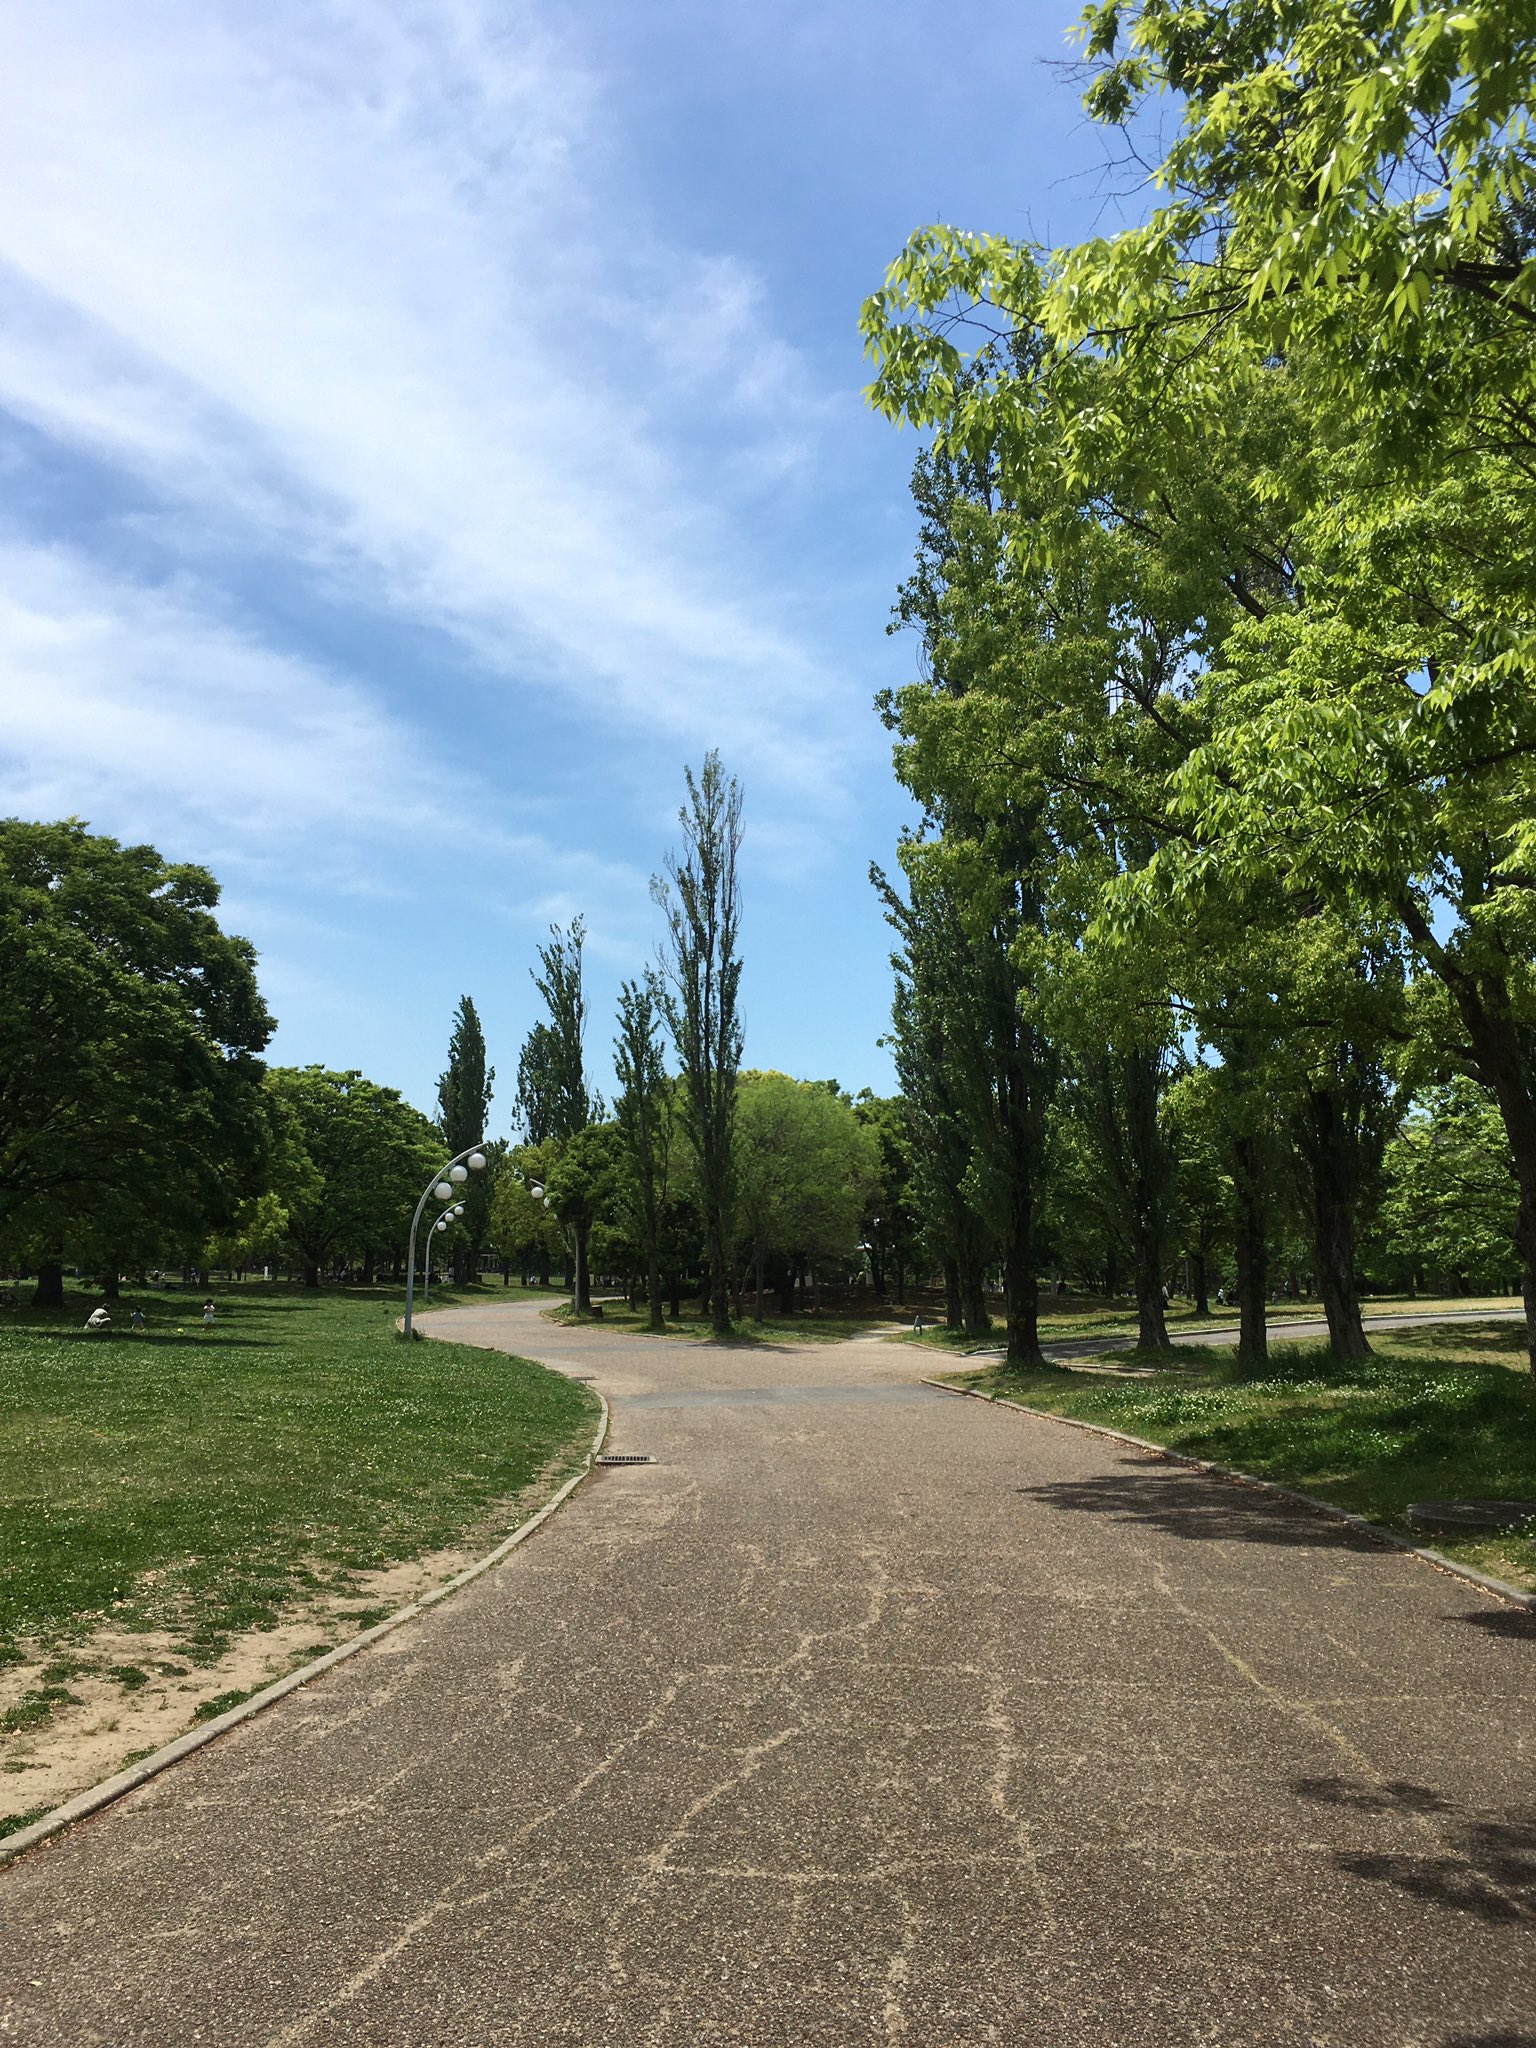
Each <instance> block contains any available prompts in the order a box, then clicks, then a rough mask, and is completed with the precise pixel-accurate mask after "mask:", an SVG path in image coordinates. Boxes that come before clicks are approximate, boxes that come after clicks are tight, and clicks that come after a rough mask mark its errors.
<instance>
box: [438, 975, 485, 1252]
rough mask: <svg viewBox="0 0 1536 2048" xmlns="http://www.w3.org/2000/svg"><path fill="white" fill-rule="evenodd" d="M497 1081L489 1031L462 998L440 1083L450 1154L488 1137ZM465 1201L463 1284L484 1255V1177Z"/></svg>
mask: <svg viewBox="0 0 1536 2048" xmlns="http://www.w3.org/2000/svg"><path fill="white" fill-rule="evenodd" d="M495 1080H496V1069H495V1068H494V1067H488V1066H487V1065H486V1063H485V1033H484V1032H483V1031H482V1030H481V1028H480V1019H479V1016H478V1015H477V1013H476V1010H475V1006H474V1003H473V1002H472V1001H471V1000H470V998H469V997H468V996H460V998H459V1007H458V1009H457V1010H456V1011H455V1012H454V1017H453V1036H452V1038H450V1039H449V1041H448V1071H447V1072H446V1073H444V1074H440V1075H439V1076H438V1082H437V1127H438V1129H439V1130H440V1131H441V1132H442V1134H443V1143H444V1144H445V1145H446V1146H447V1147H448V1150H449V1151H450V1152H462V1151H463V1150H464V1148H465V1146H466V1145H478V1144H479V1143H480V1142H481V1141H482V1140H483V1139H484V1137H485V1135H486V1129H487V1125H488V1122H489V1119H490V1114H491V1089H492V1086H493V1085H494V1083H495ZM462 1200H463V1203H464V1215H463V1218H462V1221H461V1224H460V1231H461V1233H462V1234H461V1235H460V1236H459V1237H458V1238H456V1240H455V1243H454V1248H453V1277H454V1281H455V1283H456V1284H457V1285H459V1286H462V1285H463V1284H464V1282H465V1281H466V1280H471V1279H473V1278H474V1276H475V1275H476V1273H478V1271H479V1270H480V1252H481V1248H482V1246H483V1245H484V1243H485V1240H486V1235H487V1232H488V1230H489V1228H490V1217H491V1191H490V1188H489V1186H488V1185H487V1176H486V1175H485V1174H471V1175H470V1178H469V1180H468V1182H467V1183H466V1185H465V1188H464V1192H463V1196H462Z"/></svg>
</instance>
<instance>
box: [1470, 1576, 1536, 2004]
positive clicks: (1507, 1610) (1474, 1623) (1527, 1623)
mask: <svg viewBox="0 0 1536 2048" xmlns="http://www.w3.org/2000/svg"><path fill="white" fill-rule="evenodd" d="M1451 1619H1452V1620H1453V1621H1459V1622H1461V1623H1462V1624H1463V1626H1465V1627H1466V1628H1480V1629H1483V1630H1484V1631H1485V1632H1486V1633H1487V1634H1488V1635H1491V1636H1508V1637H1509V1639H1510V1640H1511V1641H1512V1642H1516V1643H1536V1614H1530V1613H1526V1614H1522V1613H1521V1612H1520V1610H1519V1608H1518V1607H1500V1608H1497V1609H1494V1608H1485V1607H1480V1608H1479V1609H1478V1610H1477V1612H1476V1613H1475V1614H1456V1615H1453V1616H1452V1617H1451ZM1533 2040H1536V2036H1533Z"/></svg>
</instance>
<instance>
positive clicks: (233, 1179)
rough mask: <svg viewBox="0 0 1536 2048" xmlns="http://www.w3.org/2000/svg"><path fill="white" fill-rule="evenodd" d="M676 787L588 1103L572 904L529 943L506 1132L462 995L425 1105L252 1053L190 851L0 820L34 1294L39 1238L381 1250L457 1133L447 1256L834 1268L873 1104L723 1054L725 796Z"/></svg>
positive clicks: (465, 1266) (729, 864) (172, 1247)
mask: <svg viewBox="0 0 1536 2048" xmlns="http://www.w3.org/2000/svg"><path fill="white" fill-rule="evenodd" d="M687 792H688V802H687V804H686V805H685V807H684V809H683V811H682V813H681V814H680V816H681V824H682V830H683V845H682V850H681V852H680V854H679V855H678V856H677V857H676V858H674V859H673V860H671V861H669V862H668V864H667V870H666V873H665V875H664V876H663V877H661V878H659V879H658V881H657V882H656V884H655V895H656V899H657V902H658V906H659V908H660V909H661V912H662V916H663V924H664V931H665V941H664V945H663V948H662V953H661V956H660V959H659V961H658V963H657V965H656V966H655V967H653V968H651V969H649V970H647V971H646V972H644V973H643V974H642V975H640V976H639V977H638V978H637V979H636V980H634V981H630V982H626V983H625V984H624V985H623V988H622V991H621V997H620V1004H619V1015H618V1020H617V1037H616V1042H615V1046H614V1064H615V1071H616V1074H617V1077H618V1084H619V1087H618V1096H617V1100H616V1103H615V1105H614V1110H613V1114H612V1115H611V1116H610V1115H608V1114H607V1112H606V1111H605V1108H604V1105H603V1103H602V1100H601V1098H600V1097H599V1096H598V1094H597V1093H596V1091H595V1090H594V1089H593V1088H592V1087H591V1086H590V1084H589V1080H588V1077H587V1072H586V1065H585V1035H586V1027H587V1021H588V1019H587V1005H586V998H585V994H584V990H583V980H582V953H583V944H584V938H585V931H584V927H583V925H582V923H581V921H580V920H579V919H578V920H576V921H575V922H574V923H573V924H572V925H571V926H570V928H569V929H568V930H564V931H562V930H559V929H558V928H557V929H555V930H553V931H552V932H551V935H550V940H549V942H548V944H546V945H544V946H541V947H540V948H539V949H538V956H537V965H536V967H535V969H534V972H533V980H534V984H535V987H536V988H537V990H538V993H539V995H540V997H541V999H542V1004H543V1009H544V1015H543V1017H542V1018H541V1019H540V1021H539V1022H538V1023H536V1024H535V1025H534V1027H533V1029H532V1031H531V1032H530V1033H529V1035H528V1038H527V1040H526V1042H525V1044H524V1045H523V1047H522V1051H521V1056H520V1058H519V1060H518V1065H517V1091H516V1098H515V1118H516V1123H517V1125H518V1127H519V1131H520V1136H521V1138H522V1140H523V1142H521V1143H520V1144H518V1145H517V1146H516V1147H513V1146H512V1145H511V1144H510V1143H509V1142H508V1141H506V1140H495V1141H487V1138H486V1134H487V1131H488V1129H489V1127H490V1113H491V1101H492V1090H493V1088H494V1084H495V1070H494V1068H493V1067H492V1066H491V1065H490V1063H489V1059H488V1056H487V1048H486V1042H485V1036H484V1032H483V1030H482V1027H481V1023H480V1019H479V1016H478V1014H477V1012H476V1009H475V1005H474V1003H473V1001H472V1000H471V999H470V998H469V997H468V996H465V997H464V998H462V1000H461V1001H460V1003H459V1006H458V1010H457V1012H456V1015H455V1017H454V1020H453V1027H452V1035H451V1039H450V1044H449V1049H448V1060H447V1066H446V1069H445V1071H444V1073H443V1074H442V1076H441V1078H440V1080H439V1084H438V1094H437V1104H436V1111H437V1113H436V1116H435V1118H432V1119H429V1118H428V1117H426V1116H425V1115H423V1114H422V1113H421V1112H420V1111H418V1110H417V1109H415V1108H413V1107H412V1105H411V1104H409V1103H407V1102H406V1101H404V1100H403V1099H402V1097H401V1096H400V1095H399V1094H398V1093H397V1092H396V1091H395V1090H393V1089H390V1088H385V1087H381V1086H379V1085H378V1084H377V1083H375V1082H373V1081H370V1080H369V1079H368V1078H367V1077H366V1076H364V1075H363V1074H361V1073H358V1072H356V1071H335V1070H331V1069H327V1068H323V1067H318V1066H314V1067H306V1068H300V1069H296V1068H270V1069H269V1068H266V1067H265V1066H264V1064H263V1062H262V1059H261V1054H262V1052H263V1050H264V1048H265V1046H266V1044H267V1042H268V1039H269V1037H270V1035H271V1032H272V1029H273V1024H272V1019H271V1017H270V1016H269V1014H268V1013H267V1011H266V1009H265V1006H264V1005H263V1003H262V1000H261V996H260V992H259V990H258V987H257V982H256V975H255V962H254V955H253V953H252V950H251V948H250V946H249V945H248V944H247V943H246V942H245V941H244V940H242V939H239V938H233V937H230V936H229V935H228V934H226V933H224V932H223V931H222V930H221V929H220V927H219V924H218V922H217V917H216V915H215V913H216V909H217V904H218V889H217V886H216V884H215V883H214V881H213V878H212V877H211V876H210V875H208V874H207V873H206V871H204V870H202V869H197V868H191V867H177V866H171V865H169V864H167V863H166V862H164V861H163V860H162V859H161V858H160V856H159V855H158V854H156V853H155V852H154V851H153V849H151V848H147V847H123V846H121V845H119V844H118V843H117V842H116V841H114V840H111V839H108V838H105V837H102V836H99V835H95V834H92V833H90V832H88V831H87V830H86V829H85V828H84V826H82V825H80V824H79V823H77V822H72V823H66V824H60V825H31V824H25V823H22V822H20V821H15V820H12V821H9V822H6V823H4V824H0V884H3V887H0V1046H3V1049H4V1055H5V1057H4V1059H3V1060H0V1256H3V1258H4V1260H5V1262H6V1263H7V1264H8V1265H10V1266H13V1267H15V1266H20V1267H23V1268H26V1269H29V1270H35V1271H36V1272H37V1274H38V1284H37V1298H38V1300H39V1301H41V1302H44V1303H52V1304H57V1303H59V1302H61V1301H62V1298H63V1295H62V1287H63V1272H64V1268H65V1266H66V1264H68V1265H72V1266H74V1267H76V1268H77V1269H79V1270H80V1271H82V1272H85V1273H89V1274H92V1275H95V1276H99V1278H100V1279H101V1281H102V1284H103V1286H104V1288H105V1289H106V1291H107V1292H108V1293H109V1294H115V1293H116V1291H117V1286H118V1278H119V1275H120V1274H122V1273H124V1272H142V1271H147V1270H150V1269H151V1268H158V1267H162V1266H172V1267H174V1266H178V1265H180V1266H191V1267H194V1268H197V1269H200V1270H204V1269H208V1268H211V1267H214V1266H221V1267H236V1266H239V1267H249V1266H253V1265H254V1266H256V1267H258V1268H260V1267H263V1266H277V1267H279V1268H282V1267H296V1268H297V1269H298V1270H299V1271H300V1272H302V1274H303V1276H304V1278H305V1280H306V1281H308V1282H309V1284H311V1285H316V1286H317V1285H319V1284H320V1282H321V1281H322V1279H324V1278H327V1277H331V1276H335V1275H337V1274H339V1273H346V1274H349V1275H353V1276H355V1277H357V1278H359V1279H361V1280H362V1281H363V1282H365V1283H369V1282H372V1281H373V1280H374V1279H375V1278H377V1277H381V1276H383V1275H386V1274H387V1275H390V1276H392V1277H399V1276H401V1275H402V1273H403V1266H404V1260H405V1256H406V1249H407V1238H408V1232H409V1225H410V1216H411V1209H412V1204H413V1202H414V1199H415V1196H416V1193H417V1192H418V1191H419V1189H420V1188H421V1186H422V1185H423V1184H424V1183H425V1181H426V1179H427V1178H428V1176H429V1175H430V1174H431V1173H432V1172H433V1171H434V1170H435V1169H436V1168H437V1167H438V1166H439V1165H440V1163H441V1161H442V1160H443V1158H444V1156H445V1153H446V1154H452V1153H459V1152H462V1151H465V1150H467V1149H468V1148H469V1147H471V1146H477V1145H482V1144H483V1145H484V1149H485V1151H486V1154H487V1158H488V1170H487V1171H486V1172H485V1173H484V1174H477V1175H473V1176H471V1178H470V1179H469V1180H468V1182H467V1183H466V1184H465V1186H464V1188H463V1189H462V1191H461V1192H462V1205H463V1206H462V1214H461V1215H460V1217H459V1218H458V1220H457V1221H456V1222H455V1223H454V1224H453V1227H452V1228H451V1230H448V1231H447V1232H445V1233H439V1232H437V1231H436V1230H433V1231H432V1234H431V1244H432V1248H433V1250H435V1251H436V1252H438V1253H439V1255H446V1256H447V1257H448V1258H449V1259H451V1262H452V1269H453V1273H454V1277H455V1278H456V1279H458V1280H460V1281H465V1280H469V1279H472V1278H474V1277H476V1276H477V1275H478V1273H479V1271H480V1268H481V1265H482V1263H483V1261H484V1259H485V1257H486V1255H487V1254H490V1255H491V1256H493V1257H495V1258H497V1259H499V1260H500V1261H501V1262H502V1265H503V1272H504V1273H506V1272H507V1271H509V1270H510V1267H511V1266H512V1264H513V1263H519V1264H521V1265H523V1266H524V1268H525V1270H526V1269H527V1268H529V1267H531V1268H532V1269H533V1270H535V1271H538V1272H539V1273H540V1274H541V1277H543V1278H545V1279H546V1280H547V1279H548V1276H549V1266H550V1262H551V1260H552V1259H554V1260H559V1259H561V1258H562V1257H568V1259H569V1264H570V1269H571V1279H572V1282H573V1284H574V1288H575V1294H576V1300H577V1304H578V1307H580V1308H583V1309H585V1308H588V1307H590V1299H591V1297H590V1275H591V1272H592V1270H593V1268H594V1265H595V1267H596V1269H597V1270H599V1271H603V1272H606V1273H610V1274H614V1273H616V1274H620V1275H623V1276H624V1277H626V1278H627V1279H628V1280H629V1281H630V1282H631V1284H632V1286H633V1289H634V1291H635V1293H636V1294H637V1295H638V1294H640V1293H643V1294H644V1295H645V1297H646V1298H647V1300H648V1301H649V1303H650V1305H651V1313H652V1316H653V1318H655V1319H657V1320H659V1319H660V1317H661V1314H662V1307H663V1303H664V1301H665V1300H670V1301H671V1302H672V1304H673V1306H674V1311H675V1309H676V1306H677V1304H678V1300H679V1297H680V1294H681V1292H682V1290H683V1289H684V1288H685V1287H689V1288H691V1287H693V1286H694V1285H695V1284H697V1285H698V1287H699V1291H700V1292H701V1294H702V1296H703V1299H704V1302H705V1306H706V1308H707V1310H708V1313H709V1314H710V1316H711V1318H712V1320H713V1321H714V1323H715V1325H716V1327H718V1328H724V1327H727V1326H728V1323H729V1319H730V1317H731V1315H732V1313H733V1312H734V1313H736V1314H740V1313H742V1312H743V1309H744V1306H745V1303H746V1301H747V1298H748V1296H750V1299H751V1301H752V1304H753V1306H754V1307H755V1308H756V1310H757V1311H758V1312H759V1313H761V1312H762V1309H763V1306H764V1302H765V1300H766V1298H767V1296H768V1295H769V1294H770V1293H775V1294H777V1296H778V1297H779V1301H780V1304H781V1306H786V1307H787V1306H789V1305H790V1304H792V1302H793V1301H794V1299H795V1292H796V1287H797V1283H798V1286H799V1288H800V1290H801V1293H802V1294H803V1293H804V1292H805V1291H806V1289H807V1288H809V1289H812V1290H814V1289H815V1288H817V1287H818V1286H819V1282H820V1278H821V1276H822V1274H823V1273H824V1272H826V1271H832V1272H835V1273H837V1274H838V1275H839V1276H846V1275H847V1274H848V1273H849V1272H850V1271H851V1270H852V1268H853V1266H854V1265H856V1264H857V1263H858V1262H859V1261H860V1260H861V1259H862V1256H863V1254H862V1251H861V1246H862V1244H863V1242H864V1240H865V1236H866V1233H874V1235H875V1236H876V1237H877V1238H878V1235H879V1230H880V1228H881V1227H882V1226H881V1225H880V1223H879V1220H878V1213H877V1212H878V1203H879V1194H878V1191H879V1190H880V1188H881V1186H882V1170H883V1166H884V1164H885V1162H884V1161H883V1157H882V1153H881V1149H880V1143H879V1141H878V1139H877V1137H876V1135H875V1134H874V1127H875V1123H876V1121H878V1118H879V1116H880V1115H881V1114H885V1115H886V1116H887V1120H889V1112H890V1109H891V1106H890V1105H880V1104H876V1103H875V1102H874V1101H873V1098H866V1099H865V1100H864V1101H862V1102H861V1103H860V1104H859V1105H857V1106H855V1105H854V1104H853V1103H851V1102H850V1100H849V1099H848V1098H847V1097H846V1096H845V1095H844V1094H842V1093H841V1092H840V1091H839V1090H838V1089H837V1087H836V1085H835V1084H833V1083H825V1084H823V1083H807V1082H798V1081H794V1080H791V1079H790V1078H789V1077H788V1076H786V1075H783V1074H772V1073H743V1072H742V1071H741V1052H742V1027H741V1014H740V981H741V958H740V943H739V941H740V915H741V910H740V890H739V883H738V878H737V855H738V851H739V847H740V841H741V796H740V791H739V789H738V787H737V785H736V784H735V782H734V781H733V780H732V779H731V778H729V777H728V776H726V775H725V773H724V771H723V769H722V767H721V764H720V762H719V760H718V757H716V756H714V755H710V756H709V757H708V758H707V760H706V761H705V763H704V766H703V769H702V771H701V772H700V774H699V775H698V777H697V778H695V777H694V776H693V775H692V774H690V775H689V776H688V779H687ZM534 1185H538V1186H539V1187H540V1188H541V1190H542V1193H541V1196H540V1197H539V1198H538V1199H535V1198H534V1196H533V1195H532V1192H531V1189H532V1187H533V1186H534ZM886 1206H887V1207H890V1208H892V1209H893V1212H894V1204H891V1203H888V1204H887V1205H886ZM432 1221H433V1222H434V1223H435V1221H436V1217H435V1215H434V1216H433V1218H432ZM876 1256H878V1254H876Z"/></svg>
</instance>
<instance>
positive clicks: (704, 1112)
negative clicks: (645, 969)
mask: <svg viewBox="0 0 1536 2048" xmlns="http://www.w3.org/2000/svg"><path fill="white" fill-rule="evenodd" d="M683 772H684V775H685V777H686V779H687V784H688V801H687V803H686V804H684V806H683V807H682V809H681V810H680V811H679V812H678V814H677V815H678V822H679V823H680V824H681V826H682V828H683V854H682V857H681V859H679V858H678V857H677V856H675V855H673V856H669V858H668V860H667V873H666V877H665V878H664V877H662V876H659V875H658V876H655V877H653V878H652V882H651V893H652V895H653V896H654V898H655V900H656V902H657V904H658V906H659V907H660V908H661V910H662V911H663V912H664V914H665V916H666V920H667V948H666V954H665V973H666V981H665V984H664V987H663V1002H664V1004H665V1007H666V1015H667V1025H668V1028H669V1029H670V1031H671V1033H672V1041H673V1044H674V1045H675V1046H676V1047H677V1055H678V1059H679V1061H680V1062H681V1065H682V1078H683V1091H682V1113H683V1123H684V1128H685V1129H686V1131H687V1133H688V1136H689V1138H690V1140H691V1141H692V1144H693V1149H694V1156H695V1158H696V1160H697V1162H698V1184H699V1201H700V1206H701V1208H702V1209H703V1212H704V1237H705V1247H706V1255H707V1258H708V1262H709V1313H710V1321H711V1323H712V1325H713V1327H714V1330H715V1334H716V1335H717V1336H726V1335H728V1334H729V1331H730V1327H731V1297H730V1285H731V1198H732V1194H733V1192H734V1188H733V1172H732V1144H733V1140H734V1137H735V1127H736V1075H737V1072H738V1070H739V1069H740V1066H741V1051H742V1028H741V1014H740V1009H739V1007H738V1004H739V995H740V988H741V956H740V954H739V953H738V952H737V943H738V939H739V936H740V930H741V890H740V885H739V883H738V881H737V875H736V857H737V854H738V852H739V851H740V848H741V785H740V784H739V783H738V782H737V781H736V778H735V777H734V776H732V775H727V774H726V772H725V770H724V768H723V767H722V766H721V764H720V756H719V754H718V753H716V752H715V751H714V750H713V749H711V751H710V752H709V753H708V754H706V755H705V757H704V766H703V769H702V770H701V772H700V774H699V776H698V779H697V780H695V779H694V774H693V770H692V769H691V768H689V769H685V770H684V771H683Z"/></svg>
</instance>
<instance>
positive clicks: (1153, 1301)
mask: <svg viewBox="0 0 1536 2048" xmlns="http://www.w3.org/2000/svg"><path fill="white" fill-rule="evenodd" d="M1136 1346H1137V1349H1138V1350H1140V1351H1166V1350H1167V1349H1168V1319H1167V1316H1166V1315H1165V1314H1164V1311H1163V1274H1162V1268H1161V1267H1160V1266H1154V1265H1151V1264H1150V1263H1148V1261H1146V1260H1145V1259H1138V1260H1137V1261H1136Z"/></svg>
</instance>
